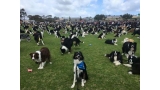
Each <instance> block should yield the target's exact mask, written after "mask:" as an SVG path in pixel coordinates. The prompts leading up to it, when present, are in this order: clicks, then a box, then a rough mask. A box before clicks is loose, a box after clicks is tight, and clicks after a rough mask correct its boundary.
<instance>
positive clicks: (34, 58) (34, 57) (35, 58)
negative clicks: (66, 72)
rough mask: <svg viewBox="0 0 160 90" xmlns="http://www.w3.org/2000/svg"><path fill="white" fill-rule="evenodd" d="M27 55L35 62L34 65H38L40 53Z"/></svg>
mask: <svg viewBox="0 0 160 90" xmlns="http://www.w3.org/2000/svg"><path fill="white" fill-rule="evenodd" d="M29 55H30V57H31V59H32V60H33V61H35V62H36V63H39V62H40V61H39V59H40V58H41V57H40V53H37V52H34V53H30V54H29Z"/></svg>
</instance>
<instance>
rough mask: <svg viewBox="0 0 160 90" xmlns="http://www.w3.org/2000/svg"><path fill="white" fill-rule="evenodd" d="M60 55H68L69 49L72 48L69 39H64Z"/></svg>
mask: <svg viewBox="0 0 160 90" xmlns="http://www.w3.org/2000/svg"><path fill="white" fill-rule="evenodd" d="M61 44H62V45H61V47H60V50H61V53H62V54H64V53H65V52H68V53H70V52H71V47H72V46H73V41H72V39H70V38H65V39H64V41H63V43H61Z"/></svg>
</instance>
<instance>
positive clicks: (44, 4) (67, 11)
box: [20, 0, 140, 17]
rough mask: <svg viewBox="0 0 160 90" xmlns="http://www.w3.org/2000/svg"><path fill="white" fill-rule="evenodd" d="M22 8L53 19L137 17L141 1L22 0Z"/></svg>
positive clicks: (33, 13) (28, 12) (31, 13)
mask: <svg viewBox="0 0 160 90" xmlns="http://www.w3.org/2000/svg"><path fill="white" fill-rule="evenodd" d="M20 8H24V9H25V10H26V12H27V14H28V15H36V14H38V15H52V17H54V16H57V17H69V16H70V17H80V16H81V17H94V16H95V15H96V14H105V15H122V14H125V13H129V14H134V15H137V14H138V13H140V0H20Z"/></svg>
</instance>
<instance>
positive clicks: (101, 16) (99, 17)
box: [20, 8, 140, 22]
mask: <svg viewBox="0 0 160 90" xmlns="http://www.w3.org/2000/svg"><path fill="white" fill-rule="evenodd" d="M138 15H139V16H140V14H138ZM108 16H110V15H108ZM25 17H28V18H29V20H35V21H40V22H43V21H49V22H54V21H56V20H58V19H59V17H56V16H55V17H52V15H47V16H44V15H43V16H40V15H27V12H26V11H25V9H24V8H22V9H20V18H21V20H25ZM120 17H121V18H122V19H123V20H127V19H132V17H133V15H131V14H128V13H126V14H123V15H120ZM90 18H91V17H90ZM105 18H107V16H106V15H104V14H97V15H95V17H94V20H105ZM68 20H69V21H70V20H71V17H70V16H69V18H68ZM79 20H80V21H81V20H83V19H82V18H81V16H80V18H79Z"/></svg>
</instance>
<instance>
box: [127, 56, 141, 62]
mask: <svg viewBox="0 0 160 90" xmlns="http://www.w3.org/2000/svg"><path fill="white" fill-rule="evenodd" d="M128 63H129V64H135V63H140V57H136V56H129V57H128Z"/></svg>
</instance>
